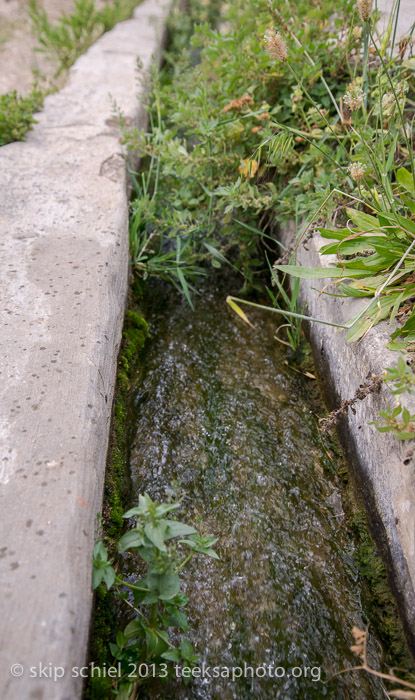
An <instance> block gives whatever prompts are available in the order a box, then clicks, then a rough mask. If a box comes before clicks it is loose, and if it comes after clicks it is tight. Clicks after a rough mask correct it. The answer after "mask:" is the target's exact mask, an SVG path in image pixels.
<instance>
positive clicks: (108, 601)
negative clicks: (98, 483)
mask: <svg viewBox="0 0 415 700" xmlns="http://www.w3.org/2000/svg"><path fill="white" fill-rule="evenodd" d="M143 294H144V290H143V286H142V283H140V282H139V281H138V282H137V281H136V282H135V283H133V284H132V286H131V291H130V299H129V305H128V306H129V308H128V310H127V312H126V314H125V320H124V328H123V337H122V343H121V348H120V353H119V357H118V372H117V385H116V389H115V398H114V406H113V418H112V427H111V434H110V446H109V452H108V461H107V470H106V475H105V485H104V505H103V511H102V521H101V523H102V535H103V537H104V538H105V539H106V542H107V544H108V545H109V547H110V549H111V547H114V542H115V541H116V540H118V538H119V537H120V535H121V533H122V528H123V524H124V520H123V517H122V516H123V513H124V512H125V510H126V508H127V506H128V503H127V502H126V501H127V490H128V484H129V475H128V460H129V453H128V450H129V441H128V435H127V415H128V409H129V401H130V393H129V390H130V387H131V384H132V379H133V375H134V378H136V375H137V372H138V370H139V367H140V359H141V357H142V353H143V350H144V347H145V343H146V338H147V335H148V324H147V322H146V320H145V319H144V317H143V313H142V304H143ZM115 628H116V612H115V609H114V601H113V596H112V594H111V592H110V591H107V590H106V588H105V587H104V586H103V585H102V584H101V585H100V586H99V587H98V589H97V590H96V593H95V603H94V612H93V620H92V630H91V639H90V655H89V661H90V662H92V661H93V662H94V665H95V667H103V666H104V665H106V666H107V667H108V666H111V664H112V663H113V659H112V657H111V655H110V653H109V647H108V644H109V641H110V640H111V637H112V634H113V632H114V629H115ZM112 687H113V681H112V680H111V678H108V677H98V676H96V677H94V678H89V679H88V681H87V684H86V689H85V694H84V698H85V700H104V699H106V698H112V697H113V695H112V692H111V690H112Z"/></svg>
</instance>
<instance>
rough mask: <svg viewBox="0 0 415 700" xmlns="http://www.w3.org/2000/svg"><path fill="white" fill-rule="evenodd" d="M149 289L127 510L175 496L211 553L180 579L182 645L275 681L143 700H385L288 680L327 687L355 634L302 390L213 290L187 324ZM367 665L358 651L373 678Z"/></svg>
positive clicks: (208, 681) (359, 677) (336, 497)
mask: <svg viewBox="0 0 415 700" xmlns="http://www.w3.org/2000/svg"><path fill="white" fill-rule="evenodd" d="M163 289H164V288H163V287H162V286H160V285H155V286H154V287H153V288H152V289H151V292H150V294H151V297H152V300H153V302H152V310H151V313H150V317H149V321H150V323H149V325H150V343H149V350H148V355H147V360H146V370H145V375H144V380H143V381H142V383H141V384H140V387H139V388H138V390H137V393H136V396H135V420H136V441H135V445H134V447H133V450H132V458H131V464H130V469H131V477H132V482H133V484H134V493H133V494H132V499H131V501H132V503H134V502H135V501H136V500H138V494H139V493H140V492H143V491H148V492H149V494H150V495H151V496H152V497H153V498H158V499H160V500H164V499H165V498H166V495H167V494H168V492H169V489H170V485H171V483H172V482H173V481H174V480H177V481H179V482H180V483H181V485H182V486H183V488H184V489H185V490H186V493H187V496H186V498H185V502H184V503H185V507H186V509H187V512H188V515H189V519H194V521H195V522H198V521H199V520H200V522H202V523H203V524H204V526H205V527H206V531H207V532H210V533H212V534H215V535H216V536H217V537H219V541H218V543H217V545H216V547H215V548H216V551H217V552H218V553H219V555H220V561H219V562H216V561H210V560H208V559H207V558H202V557H198V558H195V559H193V560H192V561H191V563H190V566H189V568H188V569H187V570H186V573H185V574H184V576H183V578H184V581H185V583H184V587H185V592H186V593H187V595H188V596H189V598H190V603H189V608H188V612H189V618H190V621H191V632H190V634H189V636H190V638H191V641H192V642H193V643H194V645H195V647H196V649H197V651H198V652H199V653H200V654H201V656H202V661H204V662H205V663H206V664H208V665H209V666H210V667H211V668H212V667H213V666H220V667H228V668H232V667H244V664H247V665H248V666H253V667H254V668H255V667H259V666H261V665H264V664H265V665H266V666H269V665H271V666H272V667H273V668H275V667H283V668H284V669H285V670H286V675H285V676H284V677H282V678H275V677H272V678H270V677H269V675H268V674H267V676H265V677H264V678H251V677H250V672H249V671H248V674H247V675H248V677H246V678H240V679H238V680H235V681H234V682H232V681H231V680H230V679H228V678H209V677H205V678H204V679H195V680H193V681H192V684H191V686H188V687H185V686H184V685H183V683H182V682H175V681H172V682H171V683H170V684H169V686H168V687H167V688H166V687H164V688H162V687H160V688H158V687H157V686H155V687H153V688H152V689H151V694H152V697H165V698H169V699H173V698H177V699H179V698H189V700H190V698H201V699H205V700H209V699H210V700H213V699H215V700H216V698H217V699H218V700H219V698H220V699H221V700H228V699H229V700H230V699H231V698H232V699H233V698H237V699H238V700H245V698H252V697H261V698H275V699H277V700H297V699H298V700H300V699H301V700H302V699H308V698H331V699H333V700H342V699H345V700H346V699H347V700H348V699H350V700H358V699H359V700H360V699H363V698H367V699H368V700H371V699H372V698H373V699H375V698H383V697H385V696H384V693H383V691H382V689H381V685H380V682H379V681H378V680H375V679H372V678H370V677H369V676H367V675H365V674H362V673H350V674H347V675H345V676H340V677H337V678H336V679H335V680H333V681H331V682H330V683H328V684H323V683H321V682H317V681H315V680H312V677H311V676H310V673H311V672H310V670H309V671H308V678H304V672H302V677H293V673H291V669H293V668H296V669H298V668H304V667H308V668H309V669H311V668H313V669H316V668H317V667H321V678H327V677H329V676H330V675H331V674H332V673H333V672H335V671H338V670H340V669H342V668H346V667H350V666H353V665H357V663H358V660H357V659H356V657H355V656H354V655H353V654H352V652H351V651H350V649H349V645H350V644H351V643H352V641H353V640H352V638H351V634H350V632H351V628H352V626H353V625H357V626H359V627H363V625H364V624H365V622H366V621H367V618H366V616H365V612H364V610H362V601H361V589H360V583H359V574H358V571H357V569H356V567H355V564H354V562H353V542H352V541H351V539H350V538H349V537H348V535H347V532H346V528H345V525H344V522H343V521H344V516H343V509H342V503H341V495H340V493H339V491H338V488H337V486H336V485H335V484H334V483H332V482H331V481H330V480H329V479H328V478H327V477H325V476H323V474H322V469H321V466H320V464H321V463H322V462H323V460H324V459H326V457H325V456H324V455H323V454H322V452H321V447H320V445H319V442H318V439H317V438H316V429H315V416H314V415H313V413H312V409H311V404H310V403H309V400H308V399H309V397H308V393H309V389H308V386H309V385H308V382H309V381H310V380H307V379H305V378H303V377H300V376H299V375H298V374H296V373H294V372H293V371H291V370H290V369H289V368H288V367H286V365H285V364H284V362H283V361H284V355H283V353H282V352H281V350H280V348H279V347H278V345H277V343H275V341H274V340H273V331H274V327H273V325H272V323H271V322H270V320H269V319H268V318H266V317H264V316H261V315H260V313H258V314H252V316H251V318H252V319H253V320H254V322H255V325H256V328H257V332H254V331H253V330H252V329H250V328H248V327H247V326H245V325H244V324H243V323H242V322H240V321H239V320H238V319H236V318H235V316H234V315H233V314H232V312H231V311H230V310H228V308H227V305H226V304H225V297H226V292H227V290H223V291H220V290H219V291H212V290H211V289H209V288H207V289H205V290H204V291H203V295H202V296H201V297H200V298H199V299H196V300H195V311H194V312H192V310H191V309H190V308H189V306H188V304H187V302H186V301H185V300H182V299H181V297H179V296H175V295H172V294H171V292H169V296H168V298H167V299H166V298H165V297H164V296H163V291H162V290H163ZM129 566H131V562H130V564H129ZM126 574H127V575H128V572H126ZM379 649H380V645H379V643H378V642H377V641H376V639H374V638H372V639H371V644H370V649H369V660H370V662H371V663H372V665H374V666H375V667H378V665H379V656H378V654H379V653H380V652H379ZM202 661H201V663H202ZM279 673H281V671H280V672H279ZM294 673H297V674H298V673H299V672H298V671H295V672H294ZM273 675H274V676H275V672H274V674H273ZM314 677H317V671H314Z"/></svg>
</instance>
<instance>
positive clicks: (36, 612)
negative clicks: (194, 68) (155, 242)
mask: <svg viewBox="0 0 415 700" xmlns="http://www.w3.org/2000/svg"><path fill="white" fill-rule="evenodd" d="M166 7H167V0H166V1H165V0H146V2H144V4H143V5H141V6H140V7H138V8H137V10H136V11H135V15H134V18H133V19H131V20H128V21H126V22H122V23H121V24H119V25H118V26H116V27H115V28H114V29H113V30H112V31H111V32H109V33H108V34H106V35H104V36H103V37H101V39H100V40H99V41H98V42H97V43H96V44H95V45H94V46H92V47H91V48H90V49H89V51H88V52H87V54H85V55H84V56H82V57H81V58H80V59H79V60H78V61H77V63H76V64H75V66H74V67H73V69H72V70H71V72H70V75H69V79H68V81H67V84H66V86H65V88H64V89H63V90H62V91H61V92H60V93H58V94H55V95H51V96H49V97H48V98H47V99H46V103H45V108H44V110H43V112H42V113H41V114H40V115H39V124H38V125H37V126H36V127H35V129H34V131H33V132H31V133H30V134H29V135H28V138H27V142H26V143H15V144H10V145H9V146H5V147H3V148H1V149H0V271H1V275H0V295H1V299H2V304H1V308H2V311H1V331H0V370H1V374H0V376H1V381H0V435H1V441H2V455H1V462H0V513H1V524H0V619H1V635H0V697H1V698H3V699H4V700H22V699H23V698H25V699H26V698H27V700H30V699H31V698H33V699H34V700H35V699H36V700H41V699H42V700H64V699H65V700H73V699H74V698H78V697H79V696H80V693H81V687H82V678H81V675H80V672H79V671H78V670H77V667H80V666H82V665H83V664H85V654H86V647H87V638H88V628H89V618H90V607H91V592H90V578H91V552H92V548H93V543H94V527H95V515H96V513H97V512H98V511H99V510H100V507H101V502H102V487H103V477H104V470H105V460H106V452H107V443H108V432H109V423H110V415H111V403H112V396H113V388H114V382H115V371H116V358H117V352H118V348H119V343H120V338H121V330H122V323H123V316H124V308H125V300H126V294H127V286H128V203H127V194H126V174H125V167H124V162H123V159H122V157H121V145H120V143H119V133H118V131H117V129H116V128H115V127H114V121H113V119H112V106H111V99H110V97H109V94H110V95H111V96H112V98H113V99H115V100H116V102H117V104H118V106H119V107H120V108H121V109H122V111H123V113H124V114H125V115H126V116H127V117H129V118H130V119H132V120H136V121H137V120H138V119H141V120H143V119H144V114H143V113H142V112H141V113H139V103H138V100H137V92H138V90H139V87H138V84H137V72H136V58H137V56H139V57H140V59H141V60H142V62H143V64H144V67H145V68H148V67H149V65H150V62H151V57H152V54H153V53H154V52H155V51H157V48H158V47H159V46H160V41H161V38H162V35H163V26H164V18H165V14H166ZM13 664H18V666H15V667H14V669H12V667H13ZM55 667H59V669H62V670H58V671H57V674H58V675H63V677H62V678H60V679H59V680H58V681H56V682H55V681H54V679H53V674H54V671H53V669H54V668H55ZM11 669H12V670H11ZM45 669H46V671H45ZM72 669H74V670H73V671H72ZM13 671H14V675H13ZM42 673H43V675H42ZM51 674H52V678H51V677H49V676H50V675H51Z"/></svg>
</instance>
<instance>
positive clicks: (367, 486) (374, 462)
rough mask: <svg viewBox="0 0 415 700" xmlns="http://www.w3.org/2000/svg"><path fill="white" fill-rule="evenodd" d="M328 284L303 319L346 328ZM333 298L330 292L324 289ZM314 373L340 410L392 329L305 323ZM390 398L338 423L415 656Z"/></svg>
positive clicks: (346, 313) (308, 243)
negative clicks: (350, 329) (385, 429)
mask: <svg viewBox="0 0 415 700" xmlns="http://www.w3.org/2000/svg"><path fill="white" fill-rule="evenodd" d="M393 4H394V3H393V0H378V2H377V6H378V8H379V10H380V12H381V19H380V21H379V24H378V30H379V32H380V33H382V31H384V30H385V28H386V26H387V24H388V21H389V18H390V15H391V12H392V9H393ZM414 22H415V6H414V3H413V0H402V1H401V3H400V14H399V18H398V23H397V31H396V40H397V41H398V40H399V39H401V38H402V37H405V36H406V35H407V34H408V33H409V31H410V29H411V27H412V24H413V23H414ZM296 235H297V232H296V229H295V225H294V224H293V223H292V224H291V225H289V226H287V227H285V228H284V229H283V230H282V231H281V235H280V239H281V241H282V242H283V243H284V244H285V245H287V246H290V245H291V244H292V243H293V242H294V241H295V239H296ZM307 238H308V235H307V236H306V240H305V242H303V243H302V244H300V246H299V250H298V255H297V261H298V263H299V264H301V265H304V266H308V267H319V266H322V267H328V266H330V264H331V263H333V262H335V256H329V255H324V256H322V255H320V253H319V249H320V248H321V246H322V245H325V244H327V239H323V238H322V237H321V236H320V234H319V233H318V232H316V231H314V232H313V235H312V237H311V238H308V240H307ZM326 282H327V280H307V279H305V280H302V281H301V285H300V299H301V301H302V302H303V303H304V302H305V303H306V305H307V306H306V313H307V314H308V315H309V316H313V317H314V318H319V319H323V320H326V321H331V322H334V323H339V324H346V323H348V322H349V321H350V319H351V318H353V316H355V315H356V314H357V313H359V311H360V310H361V308H363V306H364V305H365V304H367V299H362V300H358V299H350V298H349V299H340V298H334V297H332V296H328V295H325V294H321V295H320V294H319V291H318V290H320V289H322V288H323V287H324V286H325V284H326ZM328 291H329V292H330V291H331V290H330V289H329V290H328ZM307 325H308V335H309V340H310V342H311V346H312V349H313V354H314V360H315V364H316V368H317V371H318V373H319V376H320V378H321V380H322V382H323V387H324V389H325V393H326V399H327V402H328V404H329V406H330V408H331V409H334V408H339V406H340V403H341V400H342V399H351V398H353V396H354V394H355V391H356V390H357V389H358V388H359V385H360V384H363V383H364V382H365V380H366V378H367V376H368V374H369V373H373V374H375V375H380V374H382V371H383V370H384V369H385V367H391V366H393V365H395V364H396V362H397V359H398V356H399V355H398V353H396V352H392V351H390V350H388V349H387V348H386V347H385V345H386V343H388V342H389V340H390V335H391V333H392V331H393V330H394V328H393V327H391V326H390V325H389V321H383V322H381V323H380V324H379V325H377V326H375V327H374V328H372V329H371V330H370V332H369V333H368V334H367V335H366V336H365V337H364V338H363V339H361V340H360V341H358V342H357V343H353V344H347V343H346V341H345V340H344V336H345V333H346V331H339V330H336V329H335V328H333V327H330V326H325V325H322V324H318V323H313V324H307ZM399 400H400V402H401V403H402V404H403V405H405V406H407V408H408V409H409V410H410V412H411V413H413V414H414V413H415V398H414V397H408V395H402V396H399ZM395 403H396V397H394V396H393V395H391V394H390V392H389V391H388V390H387V389H386V388H385V387H382V389H381V391H380V393H379V394H372V395H370V396H368V397H367V398H366V399H365V400H364V401H358V402H357V404H356V405H355V409H356V413H353V412H352V411H349V413H348V415H347V417H345V418H343V419H342V420H341V421H340V423H339V426H338V427H339V434H340V438H341V442H342V445H343V449H344V450H345V453H346V456H347V458H348V461H349V465H350V467H351V469H352V472H353V476H354V481H355V485H356V486H357V488H358V489H359V491H360V493H361V496H362V502H363V503H364V504H365V506H366V510H367V513H368V516H369V521H370V526H371V530H372V535H373V536H374V538H375V540H376V541H377V544H378V546H379V548H380V552H381V554H382V557H383V559H384V561H385V563H386V565H387V568H388V573H389V577H390V583H391V587H392V590H393V592H394V594H395V597H396V600H397V602H398V605H399V609H400V612H401V617H402V622H403V624H404V628H405V631H406V636H407V639H408V643H409V646H410V649H411V651H412V654H414V655H415V451H414V454H413V453H412V446H411V447H410V448H408V444H405V443H402V442H399V441H397V440H396V439H395V438H394V437H393V435H392V434H391V433H379V432H378V431H377V430H376V428H375V426H373V425H369V423H370V422H371V421H373V420H376V419H377V418H378V417H379V410H380V409H385V408H386V407H387V406H388V405H394V404H395Z"/></svg>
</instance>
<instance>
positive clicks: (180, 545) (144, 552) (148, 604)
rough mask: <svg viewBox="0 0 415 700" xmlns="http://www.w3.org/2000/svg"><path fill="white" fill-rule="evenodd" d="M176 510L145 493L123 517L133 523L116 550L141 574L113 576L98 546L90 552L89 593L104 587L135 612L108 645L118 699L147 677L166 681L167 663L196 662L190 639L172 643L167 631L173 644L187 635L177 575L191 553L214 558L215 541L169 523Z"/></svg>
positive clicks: (103, 550)
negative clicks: (116, 673)
mask: <svg viewBox="0 0 415 700" xmlns="http://www.w3.org/2000/svg"><path fill="white" fill-rule="evenodd" d="M180 507H181V503H180V502H177V501H176V502H169V503H159V502H157V501H153V500H152V499H151V498H150V496H149V495H148V494H147V493H145V494H144V495H140V496H139V504H138V506H137V507H135V508H132V509H131V510H129V511H128V512H127V513H125V514H124V518H126V519H134V520H135V522H134V525H133V526H132V527H131V528H130V529H129V530H128V531H127V532H126V533H125V534H124V535H123V536H122V537H121V539H120V540H119V542H118V551H119V553H120V554H122V555H125V553H126V552H129V553H133V555H134V558H135V557H139V559H140V560H141V565H140V568H141V567H142V568H143V570H142V571H141V573H140V574H137V576H135V577H131V576H130V577H129V578H128V580H127V579H126V578H123V577H122V576H121V575H119V574H118V573H117V567H116V565H115V564H114V562H113V561H112V560H111V559H110V557H109V554H108V549H107V547H106V546H105V544H104V543H103V542H102V541H99V542H98V543H97V544H96V546H95V549H94V558H93V573H92V587H93V589H96V588H97V587H98V586H99V585H100V584H105V586H106V587H107V588H108V589H113V590H114V592H115V594H116V595H117V596H118V597H119V599H120V600H121V601H122V602H123V603H124V604H125V605H127V606H128V607H129V608H130V609H131V610H132V611H133V613H134V617H133V619H132V620H131V621H130V622H129V623H128V624H127V626H126V627H125V628H124V630H123V631H121V630H118V632H117V634H116V638H115V641H114V642H113V643H111V645H110V648H111V653H112V656H113V658H114V660H116V661H117V662H119V663H120V668H121V676H120V677H119V678H118V686H117V692H118V697H121V698H129V697H131V696H132V695H133V694H135V693H136V691H137V688H138V687H139V686H140V685H141V684H142V683H144V682H145V681H147V680H149V678H154V677H155V676H157V677H158V678H160V679H161V680H163V679H166V678H167V677H168V675H169V671H170V669H171V664H169V663H168V662H176V663H180V664H181V665H184V666H187V667H190V668H191V667H192V666H193V665H194V664H195V663H196V662H197V660H198V658H199V657H198V656H197V654H195V652H194V650H193V647H192V645H191V643H190V642H189V641H188V640H186V639H184V638H180V641H177V642H176V644H174V643H173V642H172V641H171V630H175V633H174V634H175V639H176V640H177V639H178V637H179V636H180V634H181V632H186V631H187V630H188V622H187V618H186V614H185V612H184V608H185V606H186V604H187V602H188V599H187V597H186V596H185V595H184V594H183V593H182V592H181V580H180V575H179V574H180V572H181V571H182V570H183V568H184V567H185V566H186V564H187V563H188V562H189V561H190V559H191V558H192V557H193V556H194V555H195V554H205V555H207V556H209V557H212V558H213V559H218V555H217V554H216V552H215V551H214V550H213V549H212V547H213V545H214V544H215V543H216V541H217V539H216V538H215V537H212V536H210V535H206V536H205V535H200V534H198V533H197V531H196V530H195V528H194V527H192V526H191V525H187V524H185V523H182V522H179V521H178V520H176V519H174V518H172V517H171V514H173V512H174V511H177V510H178V509H179V508H180ZM129 556H131V554H130V555H129ZM144 568H145V569H146V570H145V571H144ZM180 631H181V632H180Z"/></svg>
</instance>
